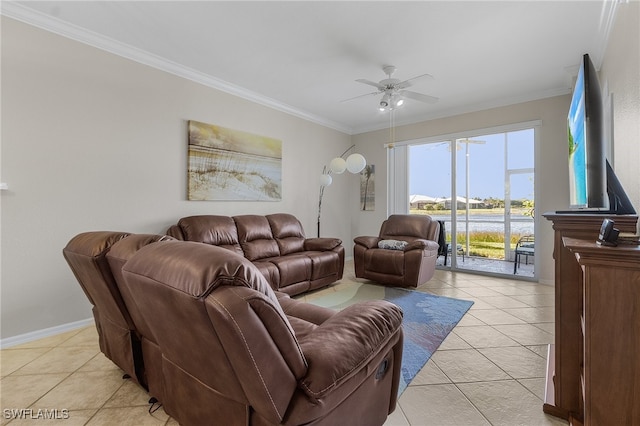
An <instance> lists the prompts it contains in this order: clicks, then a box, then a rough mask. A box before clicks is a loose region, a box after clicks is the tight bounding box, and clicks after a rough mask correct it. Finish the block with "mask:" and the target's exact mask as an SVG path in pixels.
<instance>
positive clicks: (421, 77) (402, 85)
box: [396, 74, 433, 89]
mask: <svg viewBox="0 0 640 426" xmlns="http://www.w3.org/2000/svg"><path fill="white" fill-rule="evenodd" d="M426 79H429V80H433V76H432V75H431V74H422V75H417V76H415V77H413V78H410V79H408V80H405V81H401V82H400V83H398V84H396V87H397V88H398V89H406V88H407V87H411V86H412V85H413V83H415V82H416V81H417V80H426Z"/></svg>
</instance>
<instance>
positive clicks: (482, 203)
mask: <svg viewBox="0 0 640 426" xmlns="http://www.w3.org/2000/svg"><path fill="white" fill-rule="evenodd" d="M534 142H535V130H534V128H527V129H523V130H514V131H503V132H496V133H484V134H482V133H481V134H478V135H473V136H471V135H469V136H465V137H450V138H447V139H446V140H434V141H428V142H423V143H420V142H419V141H416V142H414V143H412V144H409V146H408V153H407V161H408V176H409V177H408V183H409V185H408V190H409V196H408V198H409V208H408V210H409V212H410V213H412V214H428V215H430V216H432V217H434V218H435V219H437V220H441V221H442V222H443V223H444V225H445V227H446V231H447V241H448V253H447V256H446V257H445V256H441V257H440V258H439V259H438V265H440V266H441V267H447V268H453V269H456V270H472V271H479V272H486V273H492V274H509V275H513V274H516V275H517V276H525V277H535V256H534V251H533V250H529V251H528V253H530V254H529V255H527V256H516V247H517V245H518V241H520V239H521V238H522V237H524V236H527V238H528V241H529V240H535V231H534V213H535V210H534V207H535V206H534V200H535V191H534V186H533V183H534V178H535V175H534V170H535V169H534V145H535V144H534ZM521 244H524V243H521ZM527 244H529V246H532V245H533V244H534V243H531V242H528V243H527ZM445 261H446V263H445ZM516 261H517V263H515V262H516Z"/></svg>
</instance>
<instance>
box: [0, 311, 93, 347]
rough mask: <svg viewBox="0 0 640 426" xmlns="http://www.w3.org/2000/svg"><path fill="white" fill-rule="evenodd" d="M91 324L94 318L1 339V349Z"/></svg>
mask: <svg viewBox="0 0 640 426" xmlns="http://www.w3.org/2000/svg"><path fill="white" fill-rule="evenodd" d="M91 324H94V321H93V318H87V319H84V320H80V321H75V322H69V323H67V324H61V325H57V326H55V327H49V328H44V329H42V330H36V331H30V332H29V333H25V334H19V335H17V336H12V337H7V338H6V339H0V349H7V348H10V347H12V346H17V345H21V344H23V343H29V342H33V341H34V340H38V339H42V338H45V337H50V336H55V335H56V334H61V333H66V332H67V331H72V330H76V329H78V328H82V327H86V326H88V325H91Z"/></svg>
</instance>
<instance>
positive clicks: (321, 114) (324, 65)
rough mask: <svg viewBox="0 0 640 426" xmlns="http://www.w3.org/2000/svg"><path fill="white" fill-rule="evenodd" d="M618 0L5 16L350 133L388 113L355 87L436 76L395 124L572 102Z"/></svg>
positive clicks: (96, 7) (89, 10) (96, 9)
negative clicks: (559, 98) (390, 75)
mask: <svg viewBox="0 0 640 426" xmlns="http://www.w3.org/2000/svg"><path fill="white" fill-rule="evenodd" d="M616 5H617V2H616V1H603V0H591V1H478V0H476V1H409V2H401V1H373V2H363V1H353V2H343V1H315V2H311V1H300V2H296V1H284V2H276V1H258V2H248V1H234V2H220V1H195V2H190V1H138V2H129V1H107V2H99V1H71V2H63V1H42V2H33V1H23V2H11V1H3V2H2V13H3V14H4V15H7V16H10V17H13V18H16V19H19V20H22V21H25V22H27V23H31V24H34V25H37V26H39V27H42V28H45V29H48V30H50V31H54V32H56V33H59V34H62V35H65V36H68V37H71V38H74V39H77V40H80V41H82V42H85V43H89V44H92V45H94V46H97V47H99V48H102V49H105V50H108V51H111V52H114V53H117V54H119V55H122V56H125V57H128V58H131V59H134V60H136V61H139V62H142V63H146V64H149V65H152V66H155V67H158V68H160V69H164V70H167V71H170V72H173V73H175V74H178V75H181V76H184V77H187V78H190V79H193V80H196V81H199V82H202V83H204V84H207V85H210V86H212V87H215V88H218V89H221V90H224V91H227V92H230V93H233V94H236V95H238V96H242V97H245V98H247V99H251V100H253V101H256V102H260V103H263V104H266V105H269V106H272V107H275V108H278V109H281V110H284V111H286V112H289V113H292V114H295V115H297V116H301V117H304V118H306V119H310V120H312V121H315V122H318V123H321V124H323V125H327V126H330V127H332V128H335V129H338V130H341V131H344V132H347V133H360V132H364V131H369V130H374V129H381V128H384V127H385V126H388V124H389V115H388V114H389V113H381V112H379V111H378V109H377V106H378V102H379V101H380V98H381V97H382V96H381V95H380V96H367V97H362V98H359V99H355V100H351V101H348V102H341V101H342V100H344V99H348V98H352V97H356V96H359V95H362V94H366V93H370V92H374V91H375V88H373V87H371V86H367V85H364V84H362V83H358V82H356V81H355V80H356V79H368V80H373V81H379V80H382V79H383V78H386V76H385V75H384V73H383V72H382V66H383V65H385V64H390V65H395V66H396V67H397V71H396V72H395V74H394V77H395V78H398V79H400V80H406V79H409V78H412V77H414V76H416V75H420V74H424V73H429V74H431V75H433V77H434V79H432V80H430V79H423V80H420V81H419V82H418V83H417V84H415V85H414V86H413V87H411V90H413V91H416V92H420V93H425V94H428V95H432V96H436V97H438V98H439V99H440V100H439V101H438V102H437V103H436V104H423V103H421V102H418V101H414V100H411V99H409V100H407V101H406V102H405V105H404V106H403V107H402V108H401V109H398V110H397V111H396V117H395V121H396V124H405V123H413V122H419V121H424V120H428V119H432V118H438V117H445V116H451V115H455V114H459V113H464V112H470V111H474V110H481V109H486V108H490V107H495V106H502V105H509V104H513V103H517V102H523V101H527V100H534V99H540V98H545V97H549V96H555V95H559V94H565V93H569V92H570V90H571V86H572V76H571V72H572V71H573V72H575V70H577V65H578V63H579V62H580V58H581V56H582V54H583V53H589V54H590V55H591V58H592V60H593V61H594V63H595V64H596V67H598V68H599V65H600V63H601V60H602V55H603V52H604V48H605V43H606V39H607V37H608V31H609V27H610V24H611V21H612V19H613V17H614V15H615V10H616Z"/></svg>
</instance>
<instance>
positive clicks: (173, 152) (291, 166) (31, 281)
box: [1, 17, 357, 339]
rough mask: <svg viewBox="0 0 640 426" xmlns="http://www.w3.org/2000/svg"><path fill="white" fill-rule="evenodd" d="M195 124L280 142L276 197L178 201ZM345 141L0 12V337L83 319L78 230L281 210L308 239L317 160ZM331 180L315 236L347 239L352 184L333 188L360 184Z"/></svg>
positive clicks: (155, 226) (144, 228) (150, 229)
mask: <svg viewBox="0 0 640 426" xmlns="http://www.w3.org/2000/svg"><path fill="white" fill-rule="evenodd" d="M190 119H193V120H199V121H203V122H207V123H212V124H218V125H221V126H225V127H229V128H233V129H239V130H243V131H247V132H251V133H256V134H260V135H265V136H269V137H273V138H277V139H280V140H282V144H283V176H282V180H283V195H282V201H280V202H204V201H200V202H189V201H185V200H186V161H187V159H186V151H187V141H186V134H187V127H186V126H187V120H190ZM349 143H350V136H349V135H347V134H343V133H340V132H337V131H334V130H331V129H328V128H326V127H323V126H320V125H317V124H313V123H311V122H309V121H305V120H302V119H299V118H294V117H292V116H290V115H287V114H285V113H282V112H278V111H275V110H273V109H269V108H267V107H264V106H260V105H258V104H255V103H252V102H249V101H245V100H242V99H240V98H237V97H234V96H231V95H228V94H225V93H222V92H220V91H217V90H213V89H211V88H207V87H204V86H202V85H199V84H196V83H193V82H191V81H188V80H185V79H182V78H178V77H176V76H173V75H171V74H167V73H165V72H162V71H158V70H155V69H152V68H150V67H147V66H143V65H140V64H138V63H135V62H132V61H129V60H126V59H123V58H121V57H118V56H115V55H112V54H109V53H106V52H104V51H101V50H98V49H96V48H93V47H90V46H87V45H84V44H81V43H78V42H74V41H72V40H69V39H66V38H63V37H59V36H56V35H53V34H51V33H48V32H46V31H43V30H39V29H36V28H34V27H31V26H28V25H25V24H22V23H19V22H17V21H14V20H11V19H8V18H6V17H3V18H2V176H1V177H2V182H7V183H8V184H9V191H2V201H1V202H2V205H1V207H2V224H1V225H2V228H1V229H2V271H1V277H2V289H1V291H2V293H1V298H2V306H1V310H2V333H1V336H2V338H3V339H5V338H8V337H11V336H15V335H20V334H24V333H27V332H32V331H35V330H41V329H45V328H48V327H53V326H58V325H61V324H66V323H70V322H74V321H79V320H84V319H86V318H89V317H91V311H90V305H89V303H88V302H87V300H86V298H85V296H84V294H83V293H82V291H81V289H80V287H79V285H78V284H77V282H76V281H75V278H74V277H73V275H72V274H71V271H70V270H69V268H68V267H67V265H66V263H65V261H64V259H63V257H62V248H63V247H64V246H65V244H66V243H67V241H68V240H69V239H70V238H71V237H73V236H74V235H75V234H77V233H80V232H84V231H90V230H117V231H129V232H144V233H164V231H165V230H166V229H167V227H168V226H169V225H171V224H172V223H175V222H176V221H177V220H178V219H179V218H180V217H182V216H187V215H193V214H222V215H236V214H266V213H273V212H290V213H293V214H295V215H296V216H297V217H298V218H299V219H300V220H301V221H302V223H303V226H304V227H305V230H306V231H307V235H308V236H315V232H316V215H317V204H318V191H319V181H318V178H319V175H320V173H321V171H322V166H323V164H326V163H328V162H329V161H330V160H331V158H333V157H335V156H336V155H339V154H340V153H341V152H342V151H344V150H345V149H346V148H347V147H348V146H349ZM335 181H336V184H334V185H332V186H331V187H330V188H329V189H327V191H326V195H325V202H324V205H325V207H326V209H327V210H326V212H325V213H326V214H323V217H324V218H326V219H325V220H324V221H323V234H324V235H332V236H338V237H340V238H342V239H343V240H344V241H349V240H350V237H351V232H350V223H349V221H348V220H341V219H340V218H344V217H345V210H346V209H345V206H346V205H348V203H349V200H350V199H354V197H349V191H350V190H353V191H357V186H353V185H343V184H342V183H344V182H350V183H353V184H356V181H357V180H355V179H354V180H353V182H351V181H349V179H347V176H339V177H336V179H335ZM343 181H344V182H343ZM354 202H357V201H354ZM330 214H332V215H333V216H330ZM347 246H349V244H347Z"/></svg>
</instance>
